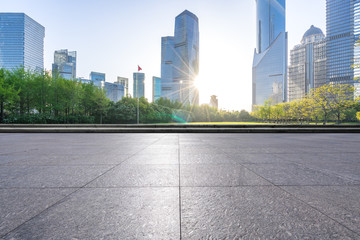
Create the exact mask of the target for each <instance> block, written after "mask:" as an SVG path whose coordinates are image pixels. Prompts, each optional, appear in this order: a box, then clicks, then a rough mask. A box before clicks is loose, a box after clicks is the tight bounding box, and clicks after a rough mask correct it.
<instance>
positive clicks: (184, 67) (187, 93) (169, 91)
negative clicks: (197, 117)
mask: <svg viewBox="0 0 360 240" xmlns="http://www.w3.org/2000/svg"><path fill="white" fill-rule="evenodd" d="M198 73H199V19H198V18H197V16H196V15H195V14H193V13H191V12H189V11H187V10H185V11H184V12H182V13H181V14H180V15H178V16H177V17H176V18H175V35H174V37H165V38H162V59H161V80H162V96H164V97H167V98H169V99H171V100H178V101H180V102H182V103H183V104H191V105H198V104H199V94H198V90H197V89H196V87H195V79H196V77H197V75H198Z"/></svg>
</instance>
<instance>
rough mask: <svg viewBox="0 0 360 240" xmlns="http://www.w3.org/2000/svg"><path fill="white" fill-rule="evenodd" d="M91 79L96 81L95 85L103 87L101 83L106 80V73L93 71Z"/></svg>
mask: <svg viewBox="0 0 360 240" xmlns="http://www.w3.org/2000/svg"><path fill="white" fill-rule="evenodd" d="M90 80H91V81H92V82H93V83H94V85H95V86H98V87H101V86H102V85H101V83H102V82H105V80H106V77H105V73H99V72H91V73H90Z"/></svg>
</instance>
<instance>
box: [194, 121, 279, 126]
mask: <svg viewBox="0 0 360 240" xmlns="http://www.w3.org/2000/svg"><path fill="white" fill-rule="evenodd" d="M188 124H190V125H270V124H272V123H259V122H194V123H188Z"/></svg>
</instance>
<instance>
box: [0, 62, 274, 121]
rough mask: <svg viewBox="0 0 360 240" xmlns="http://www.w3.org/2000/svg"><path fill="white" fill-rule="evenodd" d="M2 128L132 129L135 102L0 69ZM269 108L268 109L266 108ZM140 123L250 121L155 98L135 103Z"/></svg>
mask: <svg viewBox="0 0 360 240" xmlns="http://www.w3.org/2000/svg"><path fill="white" fill-rule="evenodd" d="M0 103H1V118H0V122H1V123H107V124H134V123H136V120H137V99H135V98H128V97H125V98H123V99H122V100H121V101H119V102H117V103H114V102H111V101H110V100H109V99H107V98H106V94H105V91H104V90H102V89H100V88H98V87H96V86H94V85H93V84H82V83H80V82H79V81H77V80H66V79H63V78H61V77H60V76H59V75H54V76H50V75H49V74H47V73H44V72H43V73H37V72H31V71H26V70H24V68H19V69H16V70H14V71H6V70H4V69H0ZM269 106H270V105H269ZM139 110H140V123H171V122H180V123H185V122H224V121H227V122H238V121H254V120H255V118H254V117H252V116H251V115H250V114H249V113H248V112H246V111H245V110H243V111H241V112H238V111H233V112H229V111H223V110H220V111H219V110H217V109H215V108H212V107H209V106H207V105H203V106H184V105H183V104H181V103H180V102H176V101H175V102H173V101H170V100H168V99H163V98H160V99H158V100H157V101H156V102H155V103H149V102H148V101H147V99H145V98H140V99H139Z"/></svg>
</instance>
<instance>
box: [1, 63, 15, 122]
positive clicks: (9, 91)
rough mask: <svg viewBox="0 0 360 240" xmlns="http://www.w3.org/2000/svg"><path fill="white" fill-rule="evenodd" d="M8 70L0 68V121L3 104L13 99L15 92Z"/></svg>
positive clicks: (2, 114)
mask: <svg viewBox="0 0 360 240" xmlns="http://www.w3.org/2000/svg"><path fill="white" fill-rule="evenodd" d="M8 73H9V72H8V71H6V70H5V69H0V123H2V122H3V120H4V105H5V104H6V103H9V102H10V101H11V100H13V99H15V98H16V96H17V92H16V90H15V88H14V86H13V85H12V84H11V82H10V81H9V78H8Z"/></svg>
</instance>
